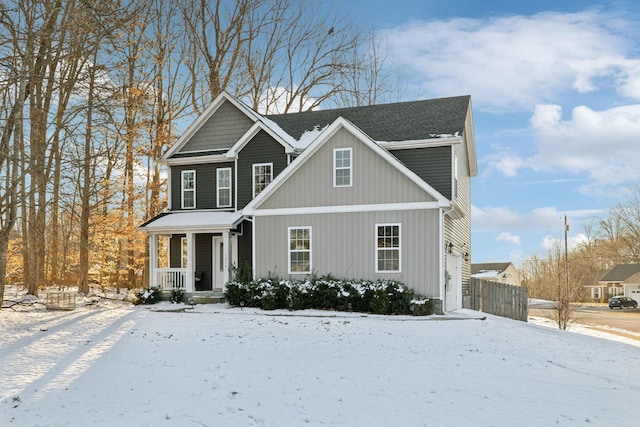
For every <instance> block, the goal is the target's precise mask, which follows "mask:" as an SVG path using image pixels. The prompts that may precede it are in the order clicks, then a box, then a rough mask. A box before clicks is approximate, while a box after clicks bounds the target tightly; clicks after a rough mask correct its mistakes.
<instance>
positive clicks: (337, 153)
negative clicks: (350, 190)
mask: <svg viewBox="0 0 640 427" xmlns="http://www.w3.org/2000/svg"><path fill="white" fill-rule="evenodd" d="M351 158H352V157H351V148H336V149H335V150H333V186H334V187H351V164H352V163H351Z"/></svg>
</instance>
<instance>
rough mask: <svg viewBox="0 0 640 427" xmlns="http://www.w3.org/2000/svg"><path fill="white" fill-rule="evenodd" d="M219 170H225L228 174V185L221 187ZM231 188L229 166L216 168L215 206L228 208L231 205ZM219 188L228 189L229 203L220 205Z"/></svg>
mask: <svg viewBox="0 0 640 427" xmlns="http://www.w3.org/2000/svg"><path fill="white" fill-rule="evenodd" d="M221 172H227V173H228V174H229V186H228V187H221V186H220V174H221ZM232 188H233V186H232V182H231V168H219V169H216V206H217V207H219V208H228V207H230V206H231V204H232V202H231V196H232V193H231V189H232ZM221 190H225V191H229V203H227V204H226V205H222V204H220V191H221Z"/></svg>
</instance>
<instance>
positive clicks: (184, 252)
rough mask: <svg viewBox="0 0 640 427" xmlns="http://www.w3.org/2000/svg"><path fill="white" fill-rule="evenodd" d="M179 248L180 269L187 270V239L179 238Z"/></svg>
mask: <svg viewBox="0 0 640 427" xmlns="http://www.w3.org/2000/svg"><path fill="white" fill-rule="evenodd" d="M180 248H181V249H182V256H181V257H180V268H187V238H186V237H181V238H180Z"/></svg>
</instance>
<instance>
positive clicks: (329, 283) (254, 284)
mask: <svg viewBox="0 0 640 427" xmlns="http://www.w3.org/2000/svg"><path fill="white" fill-rule="evenodd" d="M225 298H226V300H227V302H228V303H229V304H231V305H234V306H245V307H258V308H261V309H263V310H276V309H289V310H304V309H318V310H340V311H356V312H363V313H375V314H415V315H429V314H432V313H433V306H432V304H431V301H430V300H429V299H426V298H421V297H420V296H419V295H416V294H415V292H414V291H413V290H411V289H409V288H407V287H406V286H405V285H403V284H402V283H400V282H397V281H394V280H378V281H370V280H346V279H336V278H333V277H330V276H325V277H314V276H312V277H309V278H307V279H306V280H297V281H292V280H280V279H277V278H266V279H257V280H250V281H247V282H240V281H233V282H230V283H227V290H226V293H225Z"/></svg>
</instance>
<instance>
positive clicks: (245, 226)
mask: <svg viewBox="0 0 640 427" xmlns="http://www.w3.org/2000/svg"><path fill="white" fill-rule="evenodd" d="M240 229H241V230H242V234H240V235H238V265H237V267H238V268H240V267H243V266H244V265H245V264H248V265H249V266H251V265H252V262H251V257H252V247H253V241H252V232H253V224H252V223H251V221H246V220H245V221H243V222H242V225H241V226H240Z"/></svg>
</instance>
